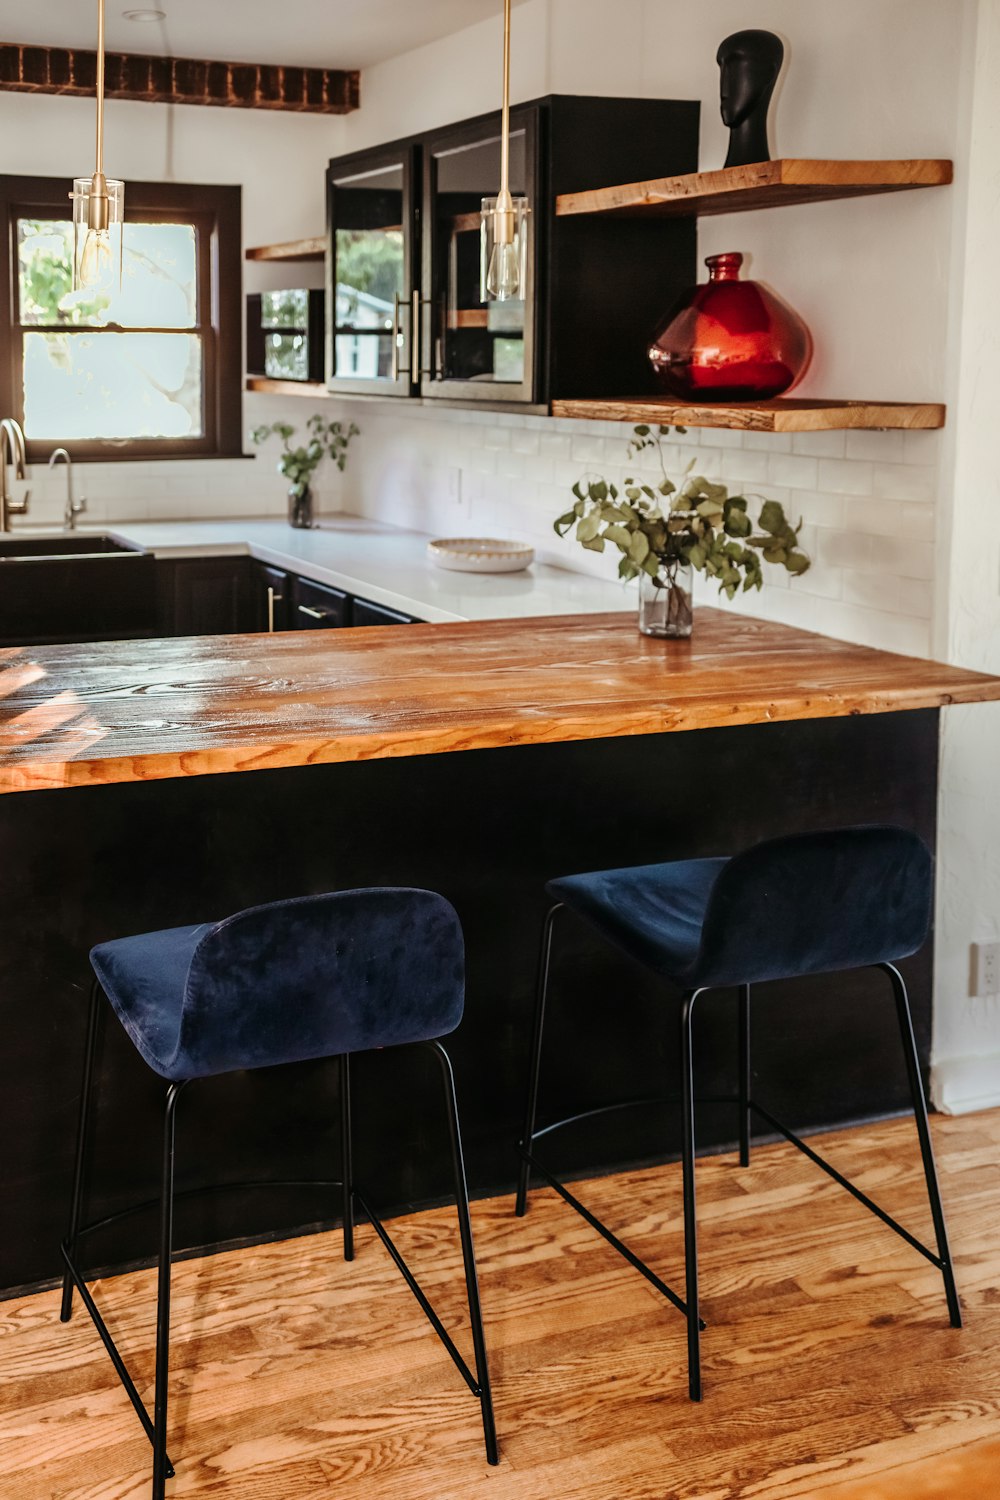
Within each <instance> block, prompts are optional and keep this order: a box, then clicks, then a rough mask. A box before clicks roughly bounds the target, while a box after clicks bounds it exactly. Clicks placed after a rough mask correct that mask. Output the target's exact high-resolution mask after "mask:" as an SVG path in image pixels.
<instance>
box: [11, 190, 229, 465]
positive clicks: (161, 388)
mask: <svg viewBox="0 0 1000 1500" xmlns="http://www.w3.org/2000/svg"><path fill="white" fill-rule="evenodd" d="M69 186H70V185H69V183H68V182H63V181H60V180H58V179H55V178H31V177H0V207H2V222H3V229H4V232H3V235H2V241H3V243H2V245H0V319H2V324H3V327H5V328H6V329H8V330H9V341H8V342H9V356H8V358H7V359H3V360H0V416H9V415H12V416H15V417H16V418H17V419H18V421H20V422H21V424H22V426H23V427H24V434H25V438H26V439H27V443H28V457H29V460H31V461H32V462H38V461H39V460H44V459H46V458H47V457H48V456H49V454H50V453H51V452H52V450H53V449H54V448H56V447H58V446H60V445H61V444H65V445H66V447H68V448H69V450H70V452H71V453H72V454H73V457H74V458H77V457H80V458H101V459H116V458H117V459H121V458H159V457H206V456H212V455H220V456H222V455H234V454H238V453H240V452H241V451H242V433H241V429H242V385H243V357H242V348H243V339H242V247H241V230H240V198H241V193H240V189H239V188H232V187H225V188H220V187H193V186H183V185H180V184H173V183H171V184H162V183H161V184H157V183H134V182H129V183H127V184H126V193H125V206H126V214H125V226H124V233H123V247H124V249H123V258H122V289H121V294H120V296H117V297H116V298H115V299H114V300H113V301H112V302H111V303H110V304H109V302H108V300H107V299H106V298H102V297H101V296H99V295H98V296H92V295H89V294H80V293H74V292H73V289H72V264H73V227H72V223H71V220H70V215H69V199H68V196H67V195H68V191H69Z"/></svg>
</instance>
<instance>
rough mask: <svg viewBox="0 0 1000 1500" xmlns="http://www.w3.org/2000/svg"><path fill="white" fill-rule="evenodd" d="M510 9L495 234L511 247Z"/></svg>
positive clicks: (506, 4) (505, 24)
mask: <svg viewBox="0 0 1000 1500" xmlns="http://www.w3.org/2000/svg"><path fill="white" fill-rule="evenodd" d="M510 7H511V0H504V7H503V116H502V121H501V126H500V192H499V194H498V195H497V206H496V220H495V224H494V232H495V235H496V239H497V243H498V244H501V245H510V244H511V243H512V242H513V239H514V200H513V198H512V197H511V195H510Z"/></svg>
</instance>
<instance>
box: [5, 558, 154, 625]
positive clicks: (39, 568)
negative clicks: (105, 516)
mask: <svg viewBox="0 0 1000 1500" xmlns="http://www.w3.org/2000/svg"><path fill="white" fill-rule="evenodd" d="M155 568H156V562H155V559H154V558H153V556H152V554H151V553H148V552H143V551H142V550H141V549H140V548H137V547H130V546H127V545H123V544H122V543H120V542H116V541H115V540H114V538H113V537H110V536H105V535H103V534H101V533H96V534H94V535H87V534H86V533H81V532H63V533H61V534H59V535H51V536H18V535H16V534H15V535H14V536H9V535H8V536H4V535H0V644H3V645H7V646H15V645H16V646H26V645H39V644H43V643H46V642H58V641H100V640H113V639H128V638H132V637H141V636H150V635H154V634H155V633H156V632H155V626H156V579H155Z"/></svg>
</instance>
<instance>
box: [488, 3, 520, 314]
mask: <svg viewBox="0 0 1000 1500" xmlns="http://www.w3.org/2000/svg"><path fill="white" fill-rule="evenodd" d="M510 12H511V0H504V8H503V115H502V122H501V127H500V191H499V193H498V194H497V196H496V198H484V199H483V205H482V230H481V237H482V267H483V276H482V281H483V285H482V301H483V302H487V301H490V300H492V301H495V302H508V301H512V300H514V299H516V298H519V297H523V295H524V281H525V268H526V264H527V261H526V254H527V227H528V220H527V216H528V200H527V198H514V197H513V196H512V195H511V191H510Z"/></svg>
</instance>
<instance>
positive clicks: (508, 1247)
mask: <svg viewBox="0 0 1000 1500" xmlns="http://www.w3.org/2000/svg"><path fill="white" fill-rule="evenodd" d="M934 1135H935V1141H936V1146H937V1152H938V1160H939V1165H940V1167H941V1172H942V1184H943V1191H944V1195H945V1203H946V1206H947V1208H948V1211H949V1220H950V1229H951V1233H952V1240H953V1247H954V1249H955V1252H956V1261H957V1267H958V1275H959V1287H960V1290H961V1292H962V1297H963V1305H964V1310H965V1314H966V1327H965V1328H964V1329H963V1330H961V1331H958V1330H953V1329H951V1328H949V1326H948V1321H947V1315H946V1311H945V1306H944V1297H943V1294H942V1291H941V1281H940V1277H939V1275H938V1273H937V1272H936V1271H935V1269H934V1268H933V1267H932V1266H931V1265H929V1264H927V1263H926V1262H923V1261H922V1260H921V1259H920V1257H919V1256H917V1255H916V1254H915V1253H914V1252H913V1251H912V1250H910V1249H909V1248H908V1247H907V1246H906V1245H905V1244H903V1243H902V1242H901V1241H899V1240H898V1239H897V1238H896V1237H895V1236H893V1235H892V1234H891V1233H890V1232H889V1231H888V1230H887V1229H884V1228H883V1227H882V1226H881V1225H880V1224H878V1222H877V1221H876V1220H875V1219H873V1218H872V1217H871V1216H870V1215H868V1214H867V1213H866V1212H865V1211H864V1209H862V1208H861V1207H860V1206H859V1205H858V1204H856V1203H855V1202H854V1201H853V1200H851V1199H850V1198H849V1197H848V1196H847V1195H846V1194H844V1193H842V1192H841V1191H839V1190H838V1189H837V1188H836V1187H835V1186H834V1185H833V1184H832V1183H830V1182H829V1181H828V1180H827V1179H825V1178H824V1177H823V1176H822V1174H820V1173H819V1172H818V1171H817V1170H816V1169H815V1168H814V1167H812V1166H811V1165H810V1164H809V1163H808V1162H807V1161H805V1160H804V1159H803V1158H801V1157H799V1156H798V1155H797V1153H795V1152H794V1151H793V1150H792V1149H791V1148H790V1147H785V1146H772V1147H767V1148H761V1149H758V1150H757V1152H756V1153H755V1158H754V1161H753V1164H752V1165H751V1167H750V1169H749V1170H748V1171H746V1172H741V1171H740V1170H739V1169H738V1167H737V1166H736V1163H735V1160H734V1158H732V1157H728V1156H727V1157H719V1158H715V1159H713V1160H709V1161H705V1162H704V1163H702V1164H701V1165H700V1167H699V1188H700V1193H701V1201H700V1225H701V1244H702V1255H703V1260H702V1265H703V1273H704V1274H703V1283H704V1299H705V1300H704V1314H705V1317H706V1319H707V1321H708V1323H709V1328H708V1331H707V1333H706V1335H705V1401H704V1403H703V1404H702V1405H701V1406H692V1405H691V1404H690V1403H689V1402H688V1400H687V1396H686V1382H685V1366H684V1324H683V1321H682V1319H681V1317H680V1316H679V1314H678V1313H676V1312H675V1311H673V1310H672V1309H671V1308H669V1307H668V1306H667V1305H666V1304H664V1303H663V1302H662V1301H661V1299H659V1298H658V1297H657V1296H656V1294H655V1293H653V1292H652V1291H651V1290H650V1289H649V1288H648V1287H647V1285H646V1283H645V1282H644V1281H642V1279H641V1278H640V1277H638V1276H637V1275H636V1274H635V1273H634V1272H633V1271H631V1270H630V1269H629V1268H628V1267H627V1266H626V1265H625V1264H624V1263H623V1262H621V1261H620V1260H619V1259H618V1257H617V1256H616V1255H615V1254H614V1253H613V1252H612V1251H611V1250H610V1249H608V1248H607V1247H606V1246H605V1245H604V1244H603V1242H602V1241H601V1240H600V1239H598V1237H597V1236H596V1235H594V1234H593V1233H592V1232H591V1231H589V1230H588V1229H587V1227H586V1226H585V1225H584V1224H583V1223H582V1221H580V1220H579V1219H578V1218H577V1216H576V1215H574V1214H573V1213H571V1211H570V1210H569V1209H568V1208H566V1207H565V1206H563V1205H562V1204H560V1202H559V1201H558V1200H557V1199H556V1198H555V1195H554V1194H552V1193H551V1192H549V1191H543V1190H538V1191H536V1192H535V1193H534V1194H533V1197H532V1204H531V1209H530V1212H529V1214H528V1217H527V1218H526V1219H525V1220H517V1219H515V1218H514V1217H513V1215H512V1212H511V1200H510V1199H496V1200H493V1201H491V1202H487V1203H480V1204H477V1205H475V1206H474V1222H475V1229H476V1233H477V1237H478V1246H477V1248H478V1253H479V1261H480V1274H481V1280H482V1289H483V1298H484V1307H485V1313H486V1319H487V1335H488V1337H489V1339H490V1350H491V1365H492V1370H493V1379H494V1385H495V1395H496V1406H497V1420H498V1426H499V1430H500V1441H501V1466H500V1467H499V1468H498V1469H489V1468H488V1467H487V1465H486V1462H485V1458H484V1455H483V1447H482V1441H481V1430H480V1425H479V1411H478V1405H477V1403H476V1402H475V1401H473V1400H472V1398H471V1397H470V1396H469V1395H468V1393H467V1391H466V1390H465V1387H464V1386H463V1384H462V1383H461V1381H460V1380H459V1378H458V1376H457V1374H456V1372H455V1370H454V1368H453V1367H452V1365H451V1363H450V1361H449V1360H448V1358H447V1356H446V1355H445V1353H444V1351H443V1350H442V1349H441V1347H440V1345H439V1344H438V1342H437V1340H436V1339H435V1338H434V1336H433V1334H432V1333H431V1332H430V1329H429V1328H428V1327H427V1325H426V1324H425V1322H424V1319H423V1315H422V1314H421V1312H420V1310H419V1308H418V1307H417V1305H416V1303H415V1301H414V1300H413V1298H412V1297H411V1295H410V1293H409V1292H408V1290H407V1289H406V1287H405V1285H404V1284H403V1282H402V1280H401V1279H400V1277H399V1276H398V1273H397V1272H396V1271H395V1270H394V1268H393V1267H392V1265H391V1263H390V1262H389V1261H388V1258H387V1257H386V1255H385V1253H384V1251H383V1250H382V1249H381V1247H380V1246H379V1245H378V1243H377V1241H376V1240H375V1237H374V1234H373V1232H372V1231H371V1230H370V1229H368V1228H367V1227H363V1228H362V1229H361V1231H360V1234H359V1255H358V1259H357V1260H356V1261H355V1262H354V1263H353V1264H352V1265H345V1264H344V1262H343V1261H342V1260H341V1259H340V1243H339V1236H337V1235H323V1236H318V1237H315V1238H309V1239H301V1240H296V1241H290V1242H286V1243H284V1244H280V1245H272V1246H268V1247H266V1248H262V1249H256V1250H246V1251H239V1252H235V1253H232V1254H226V1255H220V1256H217V1257H214V1258H211V1259H207V1260H204V1261H200V1262H187V1263H185V1264H182V1265H179V1266H178V1267H177V1268H176V1271H175V1283H174V1284H175V1298H174V1345H173V1385H172V1391H173V1405H172V1411H171V1439H170V1448H171V1454H172V1457H173V1458H174V1460H175V1462H176V1464H177V1469H178V1472H177V1478H176V1479H175V1480H173V1481H171V1483H170V1484H168V1487H167V1493H168V1495H169V1496H172V1497H177V1500H187V1497H195V1496H197V1497H212V1500H222V1497H226V1500H230V1497H233V1500H235V1497H239V1500H313V1497H316V1496H323V1495H327V1494H330V1495H334V1494H337V1495H340V1496H347V1497H350V1496H363V1497H364V1500H389V1497H391V1500H485V1497H487V1496H489V1497H490V1500H736V1497H747V1500H791V1497H793V1496H799V1497H803V1500H958V1497H959V1496H961V1497H962V1500H990V1497H991V1496H993V1495H994V1494H998V1493H1000V1111H998V1112H994V1113H989V1114H981V1115H974V1116H968V1117H966V1118H964V1119H957V1120H954V1119H943V1118H937V1119H935V1120H934ZM823 1150H824V1152H826V1153H827V1154H828V1155H829V1156H830V1158H831V1159H832V1160H833V1161H835V1162H836V1163H837V1164H838V1165H839V1166H840V1167H841V1168H842V1170H844V1171H845V1172H847V1174H848V1175H852V1176H855V1177H857V1178H858V1180H859V1181H862V1182H863V1184H864V1186H865V1187H866V1189H867V1190H868V1191H869V1192H870V1193H872V1195H873V1196H875V1197H876V1199H877V1200H879V1201H880V1202H882V1203H884V1205H885V1207H886V1208H888V1209H889V1211H890V1212H893V1213H896V1214H897V1215H899V1216H901V1217H902V1218H903V1219H904V1220H905V1222H906V1223H907V1224H909V1225H911V1226H912V1227H913V1228H914V1230H915V1232H916V1233H918V1234H927V1235H929V1233H930V1228H929V1224H928V1215H927V1210H926V1204H925V1200H924V1197H923V1186H922V1180H921V1177H920V1172H919V1155H918V1151H917V1146H916V1139H915V1135H914V1133H913V1128H912V1126H911V1125H910V1124H909V1123H908V1122H905V1121H898V1122H891V1123H888V1124H884V1125H879V1126H875V1127H870V1128H867V1129H864V1130H859V1131H852V1132H843V1133H840V1134H838V1135H835V1136H828V1137H826V1138H825V1141H824V1145H823ZM678 1172H679V1169H678V1168H675V1167H670V1168H665V1169H662V1170H660V1169H657V1170H653V1171H647V1172H635V1173H629V1174H624V1175H621V1176H618V1177H615V1178H608V1179H604V1180H601V1181H597V1182H593V1183H591V1184H588V1185H587V1187H586V1191H585V1192H582V1193H581V1196H583V1197H584V1200H585V1201H587V1202H589V1203H590V1204H592V1206H593V1207H594V1208H595V1210H596V1211H597V1212H599V1213H601V1214H602V1215H603V1216H605V1217H606V1218H607V1219H608V1220H609V1221H610V1222H612V1223H614V1224H616V1225H620V1226H622V1229H623V1233H624V1237H625V1238H626V1239H627V1240H629V1241H630V1242H631V1243H633V1244H634V1245H635V1248H636V1249H637V1251H638V1252H639V1253H640V1254H641V1255H643V1256H645V1257H646V1258H648V1259H650V1260H651V1261H653V1263H654V1264H655V1265H656V1266H657V1267H658V1268H660V1269H662V1270H663V1271H664V1273H665V1274H666V1275H667V1277H668V1279H672V1280H673V1281H674V1283H675V1284H679V1282H680V1279H681V1275H680V1273H681V1253H682V1236H681V1224H680V1217H679V1213H680V1184H679V1178H678ZM394 1230H395V1233H396V1234H397V1236H398V1239H399V1242H400V1245H401V1248H402V1249H403V1251H404V1253H405V1254H406V1255H407V1256H408V1258H410V1259H411V1263H412V1264H413V1266H414V1268H415V1269H416V1270H417V1272H418V1274H420V1275H421V1276H422V1278H423V1280H424V1283H425V1285H426V1288H427V1290H428V1291H429V1292H430V1294H431V1296H432V1298H433V1299H434V1300H435V1302H436V1303H437V1305H438V1306H439V1310H440V1311H441V1313H442V1316H443V1317H444V1320H445V1322H446V1324H447V1325H448V1326H449V1327H450V1328H453V1329H458V1330H460V1335H459V1337H460V1340H462V1341H463V1347H464V1346H465V1345H466V1344H467V1343H468V1340H467V1338H465V1321H464V1311H463V1296H462V1288H461V1277H460V1271H459V1266H460V1257H459V1252H458V1247H457V1234H456V1232H455V1228H454V1219H453V1216H452V1215H451V1214H450V1213H449V1212H447V1211H445V1210H442V1211H435V1212H433V1213H426V1214H421V1215H417V1216H414V1217H412V1218H409V1219H406V1220H401V1221H397V1224H396V1225H395V1226H394ZM97 1297H98V1301H99V1303H100V1305H101V1306H102V1308H103V1309H104V1311H105V1314H106V1316H107V1317H108V1320H109V1323H110V1325H111V1327H112V1331H113V1332H114V1334H115V1336H116V1337H117V1338H119V1340H120V1342H121V1345H122V1348H123V1350H124V1351H125V1352H126V1355H127V1357H128V1358H129V1360H130V1361H131V1363H132V1366H133V1368H134V1370H135V1372H136V1374H137V1376H138V1377H140V1379H139V1383H140V1388H141V1389H142V1390H143V1393H144V1394H145V1395H147V1396H148V1395H149V1391H150V1385H151V1378H152V1330H153V1307H152V1298H153V1276H152V1273H150V1272H142V1273H136V1274H133V1275H128V1276H123V1277H120V1278H118V1279H116V1280H114V1281H110V1282H105V1283H102V1284H100V1285H99V1286H98V1287H97ZM148 1455H149V1448H148V1445H147V1444H146V1441H145V1439H144V1438H143V1437H142V1436H141V1433H140V1430H139V1427H138V1424H137V1423H136V1420H135V1417H134V1415H133V1413H132V1411H131V1408H130V1407H129V1405H128V1402H127V1399H126V1397H125V1395H124V1393H123V1392H122V1390H121V1388H120V1387H119V1385H118V1383H117V1380H116V1379H115V1377H114V1374H113V1372H112V1370H111V1368H110V1365H109V1364H108V1361H107V1358H106V1356H105V1354H104V1352H103V1350H102V1348H101V1346H100V1344H99V1342H98V1340H97V1336H96V1334H95V1333H94V1331H93V1329H92V1327H91V1325H90V1322H89V1320H88V1319H87V1317H86V1315H85V1314H83V1313H82V1312H81V1311H80V1310H79V1303H77V1312H76V1314H75V1315H74V1319H73V1322H72V1324H71V1325H70V1326H69V1327H68V1328H64V1327H63V1326H62V1325H60V1323H59V1321H58V1298H57V1295H56V1293H54V1292H53V1293H45V1294H43V1295H40V1296H37V1297H31V1298H26V1299H23V1300H20V1301H15V1302H8V1303H4V1304H0V1496H2V1497H3V1500H145V1497H146V1496H147V1494H148V1489H149V1479H148Z"/></svg>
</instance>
